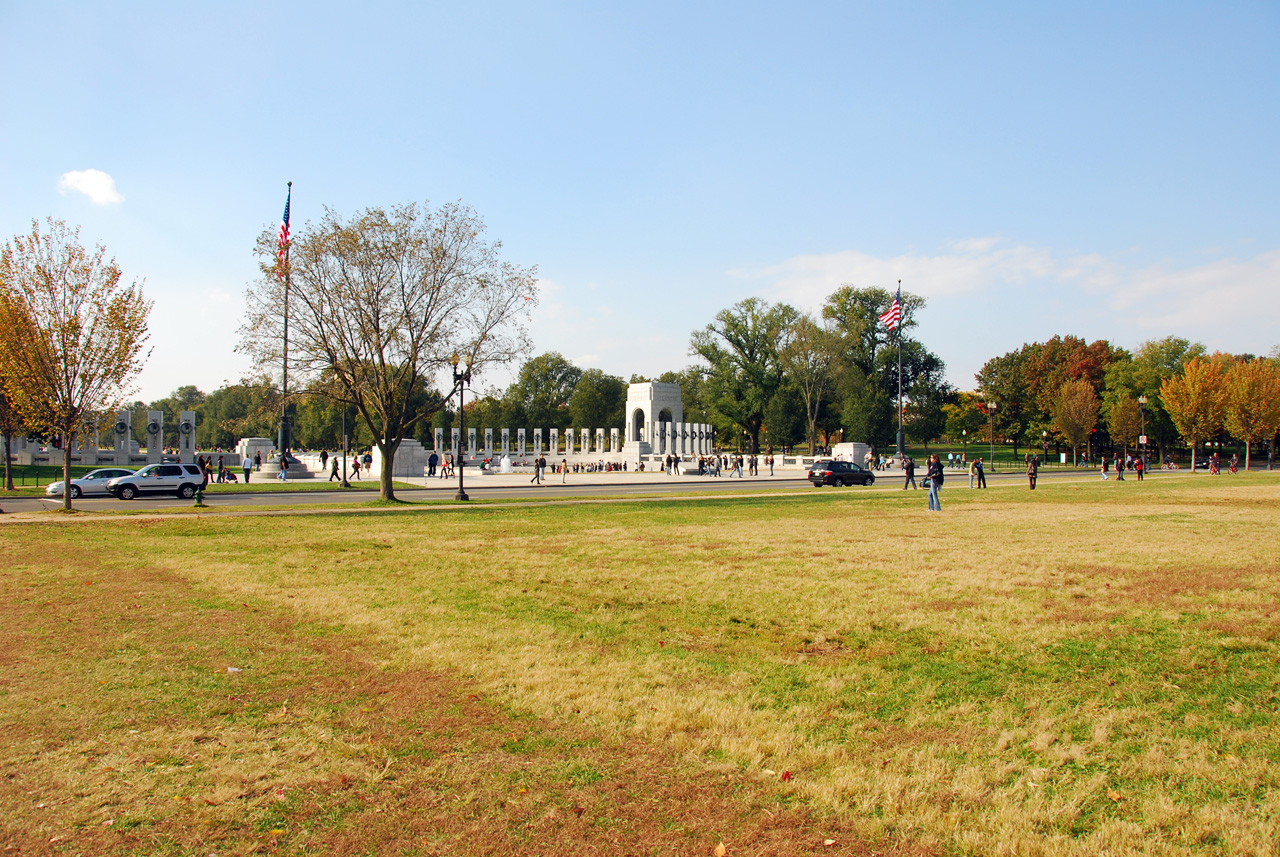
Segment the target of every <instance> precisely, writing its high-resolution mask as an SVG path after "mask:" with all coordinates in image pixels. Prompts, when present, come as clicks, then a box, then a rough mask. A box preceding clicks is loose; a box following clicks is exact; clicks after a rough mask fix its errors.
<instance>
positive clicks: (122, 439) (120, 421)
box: [111, 411, 159, 467]
mask: <svg viewBox="0 0 1280 857" xmlns="http://www.w3.org/2000/svg"><path fill="white" fill-rule="evenodd" d="M132 431H133V415H132V414H130V413H129V412H128V411H120V412H119V413H118V414H116V419H115V422H114V423H113V424H112V426H111V438H112V441H113V443H112V444H111V449H112V451H113V452H114V453H115V456H114V462H113V463H114V464H115V466H116V467H128V466H129V436H130V434H131V433H132ZM157 460H159V459H157Z"/></svg>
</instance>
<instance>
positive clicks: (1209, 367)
mask: <svg viewBox="0 0 1280 857" xmlns="http://www.w3.org/2000/svg"><path fill="white" fill-rule="evenodd" d="M1160 399H1161V400H1162V401H1163V402H1164V407H1165V410H1166V411H1168V413H1169V418H1170V419H1171V420H1173V424H1174V426H1175V427H1176V428H1177V429H1178V433H1179V434H1180V435H1182V437H1183V439H1184V440H1185V441H1186V442H1187V445H1188V446H1190V447H1191V469H1192V471H1193V472H1194V471H1195V468H1196V447H1198V446H1199V445H1200V444H1202V443H1204V442H1205V441H1206V440H1208V439H1209V438H1211V437H1213V436H1214V435H1216V434H1217V433H1218V432H1220V431H1222V422H1223V419H1224V417H1225V415H1226V409H1227V387H1226V370H1225V368H1224V362H1223V361H1221V360H1212V359H1205V358H1203V357H1197V358H1195V359H1193V360H1189V361H1187V364H1186V365H1185V366H1183V367H1182V374H1180V375H1174V376H1173V377H1171V378H1166V379H1165V381H1164V383H1163V384H1161V385H1160Z"/></svg>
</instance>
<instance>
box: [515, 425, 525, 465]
mask: <svg viewBox="0 0 1280 857" xmlns="http://www.w3.org/2000/svg"><path fill="white" fill-rule="evenodd" d="M524 444H525V437H524V429H516V455H518V456H520V457H521V458H524V450H525V445H524Z"/></svg>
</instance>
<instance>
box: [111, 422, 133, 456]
mask: <svg viewBox="0 0 1280 857" xmlns="http://www.w3.org/2000/svg"><path fill="white" fill-rule="evenodd" d="M132 433H133V415H132V414H130V413H129V412H128V411H121V412H120V413H118V414H116V421H115V425H114V426H113V427H112V431H111V436H112V438H113V440H114V443H113V444H112V446H111V449H112V452H113V453H114V455H113V456H112V458H113V462H112V463H113V464H115V466H116V467H128V466H129V440H130V436H131V435H132Z"/></svg>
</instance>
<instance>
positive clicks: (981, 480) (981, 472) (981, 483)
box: [978, 457, 987, 488]
mask: <svg viewBox="0 0 1280 857" xmlns="http://www.w3.org/2000/svg"><path fill="white" fill-rule="evenodd" d="M978 487H979V488H986V487H987V472H986V470H985V469H983V467H982V458H981V457H979V458H978Z"/></svg>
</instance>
